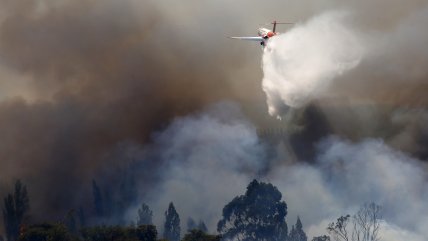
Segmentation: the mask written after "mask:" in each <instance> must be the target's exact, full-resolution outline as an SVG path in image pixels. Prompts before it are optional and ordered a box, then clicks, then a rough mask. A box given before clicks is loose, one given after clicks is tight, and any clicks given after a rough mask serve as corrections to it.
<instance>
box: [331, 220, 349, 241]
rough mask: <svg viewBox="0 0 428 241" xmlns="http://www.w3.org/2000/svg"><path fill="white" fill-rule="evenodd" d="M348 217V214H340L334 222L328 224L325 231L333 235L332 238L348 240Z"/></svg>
mask: <svg viewBox="0 0 428 241" xmlns="http://www.w3.org/2000/svg"><path fill="white" fill-rule="evenodd" d="M350 217H351V216H350V215H346V216H340V217H339V218H338V219H337V221H336V223H334V222H333V223H330V224H329V225H328V227H327V231H328V233H329V234H330V235H332V236H333V238H334V240H336V241H340V240H344V241H349V238H350V235H349V231H348V224H349V220H350Z"/></svg>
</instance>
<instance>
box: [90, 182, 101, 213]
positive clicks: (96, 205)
mask: <svg viewBox="0 0 428 241" xmlns="http://www.w3.org/2000/svg"><path fill="white" fill-rule="evenodd" d="M92 194H93V196H94V208H95V214H96V215H97V216H98V217H103V216H104V207H103V197H102V195H101V190H100V188H99V187H98V185H97V182H95V180H92Z"/></svg>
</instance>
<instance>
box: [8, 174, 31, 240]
mask: <svg viewBox="0 0 428 241" xmlns="http://www.w3.org/2000/svg"><path fill="white" fill-rule="evenodd" d="M29 209H30V201H29V198H28V193H27V188H26V187H25V186H24V185H23V184H22V183H21V181H20V180H18V181H16V183H15V190H14V193H13V195H12V194H8V195H7V196H6V198H5V199H4V208H3V219H4V225H5V229H6V238H7V240H8V241H15V240H17V238H18V235H19V229H20V227H21V225H22V224H23V222H24V219H25V217H26V215H27V212H28V211H29Z"/></svg>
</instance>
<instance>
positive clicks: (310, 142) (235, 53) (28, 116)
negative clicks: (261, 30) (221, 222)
mask: <svg viewBox="0 0 428 241" xmlns="http://www.w3.org/2000/svg"><path fill="white" fill-rule="evenodd" d="M0 5H1V9H0V183H1V185H0V194H1V195H0V196H4V194H5V193H6V191H8V190H9V189H10V187H11V184H12V183H13V181H14V180H16V179H18V178H21V179H22V180H23V181H24V182H25V183H26V184H27V186H28V189H29V193H30V199H31V206H32V212H31V215H32V218H33V219H34V220H45V219H61V217H63V216H64V214H65V213H66V212H67V211H68V210H70V209H72V208H77V207H78V206H80V205H86V206H90V205H92V199H91V198H92V197H91V189H90V188H91V180H92V179H94V178H95V179H97V180H99V181H100V182H101V183H102V184H104V185H109V184H111V183H112V182H114V180H115V177H114V175H115V170H117V169H116V168H117V167H126V166H127V165H130V162H133V163H134V162H137V163H138V166H139V167H140V168H139V169H137V171H139V174H140V175H138V177H139V179H138V180H137V183H138V191H139V197H140V199H144V201H146V202H148V203H149V204H151V206H153V208H154V211H155V220H156V222H157V223H158V224H159V223H160V222H161V221H162V218H163V217H162V216H163V215H162V212H163V210H164V209H165V208H166V205H167V203H168V202H169V201H175V202H176V203H177V209H178V212H179V213H180V211H181V214H182V216H183V218H182V220H185V219H186V217H187V216H193V217H194V218H196V219H199V218H201V219H204V220H205V221H206V222H207V224H208V225H209V228H210V229H211V230H212V231H213V230H214V228H215V223H216V221H217V220H218V218H219V215H220V213H221V208H222V207H223V206H224V205H225V204H226V203H227V202H228V201H230V200H231V199H232V198H233V197H234V196H236V195H239V194H241V193H243V192H244V189H245V186H246V184H247V183H248V182H249V181H250V180H251V179H253V178H261V179H262V180H266V181H271V182H273V184H274V185H277V186H278V187H279V188H280V190H281V191H282V192H283V194H284V200H285V201H286V202H287V203H288V205H289V216H288V222H289V224H291V223H294V222H295V218H296V216H297V215H301V217H302V221H303V223H304V225H305V227H306V228H307V231H308V232H309V236H310V237H311V235H319V234H321V233H320V232H323V231H325V230H324V227H325V226H326V223H327V222H328V221H332V218H333V219H334V218H335V217H337V216H339V215H342V214H344V213H342V212H350V211H352V210H353V209H355V208H356V207H358V205H360V204H362V203H363V202H365V201H376V202H379V203H380V204H381V205H382V206H384V209H385V220H386V224H385V230H387V231H388V232H386V231H385V234H384V236H385V237H386V238H388V239H386V240H396V239H394V237H395V238H397V237H400V238H399V239H398V240H401V239H406V238H407V239H409V237H411V238H410V239H412V240H418V238H419V240H424V239H427V237H428V233H427V232H426V228H425V227H427V226H428V220H427V218H426V217H427V216H428V214H427V213H426V210H425V209H424V204H426V203H427V201H428V191H427V189H426V182H427V179H428V177H427V167H426V159H427V158H428V149H427V148H426V146H427V142H428V129H427V127H426V123H427V121H428V112H427V107H428V99H427V97H426V91H427V90H428V89H427V86H428V85H427V84H428V82H427V81H428V68H427V67H428V49H427V48H426V43H428V34H427V32H426V31H425V28H426V25H427V24H428V3H427V2H426V0H410V1H406V2H403V1H399V0H393V1H391V0H379V1H375V2H373V1H369V0H364V1H357V0H355V1H346V2H344V1H334V0H324V1H315V0H313V1H311V0H305V1H301V0H289V1H279V0H269V1H243V0H238V1H232V2H230V1H213V0H211V1H209V0H204V1H193V0H187V1H181V2H180V3H177V1H172V0H156V1H155V0H146V1H137V0H124V1H114V0H91V1H84V0H73V1H71V0H61V1H58V0H56V1H55V0H38V1H32V0H18V1H11V0H0ZM274 19H276V20H279V21H292V22H296V24H295V25H294V26H291V27H287V26H280V27H279V31H282V32H285V34H283V35H279V36H278V37H276V39H273V40H272V41H271V42H270V43H269V44H268V46H267V47H266V48H265V49H264V50H261V49H260V46H258V45H257V44H255V43H247V42H239V41H232V40H229V39H227V38H226V37H227V36H231V35H238V36H239V35H242V36H248V35H250V36H251V35H255V34H256V30H257V28H258V27H260V25H262V24H263V23H266V22H269V21H271V20H274ZM224 101H226V102H224ZM277 117H280V119H278V118H277ZM266 129H268V130H269V129H281V130H285V132H286V134H284V135H285V137H286V138H283V140H282V141H281V142H279V143H276V142H275V144H273V145H274V147H272V146H270V147H269V146H268V145H272V143H271V142H269V141H268V144H266V143H265V142H264V141H265V140H264V139H263V138H260V136H259V135H258V133H260V130H266ZM261 132H263V131H261ZM269 143H270V144H269ZM335 163H340V166H342V168H343V169H341V170H336V169H333V170H332V169H331V168H336V167H337V165H335ZM116 174H117V173H116ZM213 175H215V176H213ZM359 183H360V184H359ZM401 193H405V194H402V195H400V194H401ZM201 199H202V200H209V201H207V202H206V203H205V204H204V205H202V204H201ZM135 208H136V207H130V209H129V210H130V211H129V214H128V215H127V216H129V217H130V218H131V217H132V213H133V211H134V210H135ZM193 212H194V213H197V214H194V213H193ZM156 215H157V216H156ZM399 235H403V236H399ZM406 235H407V236H406ZM409 235H410V236H409Z"/></svg>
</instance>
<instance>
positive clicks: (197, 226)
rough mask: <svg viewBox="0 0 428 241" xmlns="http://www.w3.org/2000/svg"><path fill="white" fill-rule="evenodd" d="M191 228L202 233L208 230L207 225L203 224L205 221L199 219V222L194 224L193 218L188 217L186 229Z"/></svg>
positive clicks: (189, 229)
mask: <svg viewBox="0 0 428 241" xmlns="http://www.w3.org/2000/svg"><path fill="white" fill-rule="evenodd" d="M191 230H201V231H202V232H204V233H206V232H208V228H207V225H205V223H204V222H203V221H202V220H199V223H198V224H196V222H195V220H193V218H191V217H189V218H188V219H187V231H191Z"/></svg>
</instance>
